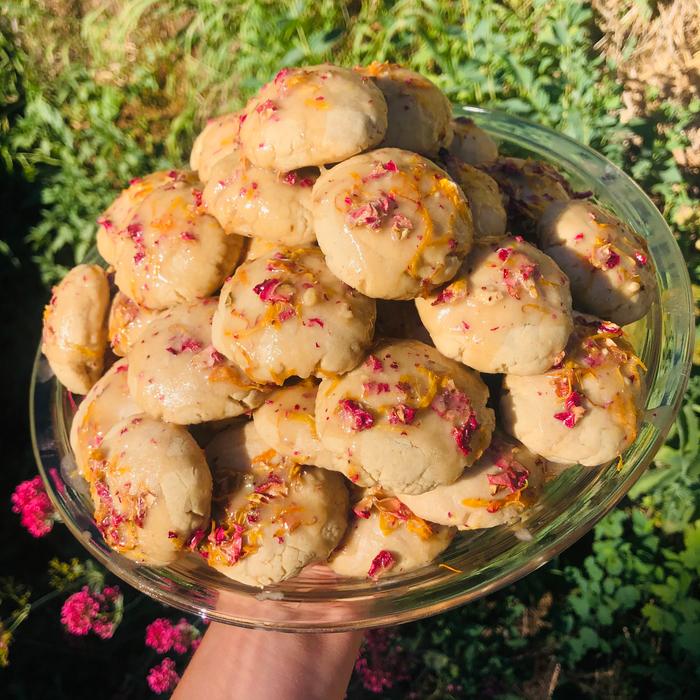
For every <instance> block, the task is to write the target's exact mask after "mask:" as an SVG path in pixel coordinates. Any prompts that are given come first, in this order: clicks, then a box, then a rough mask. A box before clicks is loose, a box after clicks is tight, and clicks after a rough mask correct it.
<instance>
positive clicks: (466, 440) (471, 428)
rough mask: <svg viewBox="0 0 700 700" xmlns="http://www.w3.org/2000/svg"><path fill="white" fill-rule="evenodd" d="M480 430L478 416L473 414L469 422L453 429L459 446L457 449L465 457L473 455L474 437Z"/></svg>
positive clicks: (453, 435) (453, 434)
mask: <svg viewBox="0 0 700 700" xmlns="http://www.w3.org/2000/svg"><path fill="white" fill-rule="evenodd" d="M478 428H479V422H478V421H477V419H476V415H475V414H474V413H472V414H471V416H469V419H468V420H467V421H465V422H464V423H462V425H460V426H457V427H456V428H453V429H452V437H453V438H454V441H455V443H456V444H457V449H459V451H460V452H461V453H462V454H463V455H465V456H466V455H468V454H470V453H471V451H472V449H471V439H472V435H473V434H474V432H475V431H476V430H478Z"/></svg>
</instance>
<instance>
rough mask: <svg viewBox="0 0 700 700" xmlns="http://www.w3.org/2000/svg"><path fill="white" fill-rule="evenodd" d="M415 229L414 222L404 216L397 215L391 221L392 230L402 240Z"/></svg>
mask: <svg viewBox="0 0 700 700" xmlns="http://www.w3.org/2000/svg"><path fill="white" fill-rule="evenodd" d="M412 229H413V222H412V221H411V220H410V219H409V218H408V217H407V216H404V215H403V214H395V215H394V218H393V219H392V220H391V230H392V231H393V232H394V233H396V234H397V235H398V236H399V237H400V238H402V239H403V238H405V237H406V236H407V235H408V234H409V232H410V231H411V230H412Z"/></svg>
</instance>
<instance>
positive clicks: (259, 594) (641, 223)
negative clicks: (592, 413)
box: [30, 107, 693, 632]
mask: <svg viewBox="0 0 700 700" xmlns="http://www.w3.org/2000/svg"><path fill="white" fill-rule="evenodd" d="M456 112H457V113H458V114H463V115H466V116H468V117H471V118H472V119H473V120H474V121H475V122H476V123H477V124H478V125H479V126H481V127H482V128H483V129H485V130H486V131H487V132H488V133H490V134H491V135H492V136H493V137H494V138H495V139H496V140H497V141H498V142H499V143H500V146H501V150H502V151H503V152H505V153H511V154H516V155H531V156H533V157H536V158H543V159H545V160H548V161H550V162H551V163H553V164H554V165H555V166H556V167H557V168H559V169H560V170H561V171H562V172H564V173H565V174H566V175H567V176H568V177H569V178H570V179H571V181H572V184H573V186H574V187H575V188H576V189H578V190H591V191H592V192H593V194H594V196H595V197H596V198H597V200H598V201H599V202H601V203H602V204H603V205H605V206H607V207H609V208H610V209H612V210H613V211H614V212H615V213H616V214H617V215H618V216H619V217H620V218H621V219H622V220H623V221H626V222H627V223H629V224H630V225H631V226H632V228H633V229H634V230H636V231H637V232H638V233H640V234H641V235H642V236H644V237H645V238H646V239H647V241H648V244H649V251H650V253H651V257H652V258H653V260H654V263H655V265H656V270H657V281H658V296H657V299H656V302H655V303H654V304H653V306H652V309H651V311H650V312H649V314H648V315H647V316H646V317H645V318H644V319H642V320H641V321H638V322H637V323H635V324H633V326H631V327H630V328H629V330H630V335H631V338H632V340H633V343H634V344H635V347H636V349H637V351H638V353H639V354H640V356H641V358H642V360H643V361H644V363H645V364H646V366H647V368H648V375H647V382H648V386H649V394H648V398H647V403H646V409H647V410H646V414H645V417H644V423H643V426H642V428H641V430H640V432H639V435H638V437H637V439H636V441H635V442H634V444H633V445H632V446H631V447H630V448H629V449H628V450H627V451H626V452H625V454H624V455H623V456H622V461H621V462H620V461H619V460H616V461H613V462H611V463H610V464H605V465H603V466H600V467H596V468H584V467H581V466H575V467H572V468H570V469H568V470H566V471H564V472H563V473H561V474H560V475H559V476H558V477H557V478H556V479H554V480H552V481H551V482H549V484H548V485H547V486H546V488H545V491H544V494H543V496H542V498H541V499H540V500H539V502H538V503H537V504H536V505H535V506H534V507H532V508H531V509H529V510H528V511H526V512H525V514H524V516H523V518H522V520H521V521H520V522H518V523H517V524H515V525H512V526H501V527H496V528H492V529H488V530H478V531H473V532H468V533H460V534H459V535H458V536H457V537H456V538H455V540H454V541H453V543H452V544H451V546H450V547H449V549H447V550H446V551H445V552H444V553H443V554H442V556H440V557H439V558H438V559H437V560H436V561H435V562H434V563H432V564H430V565H428V566H425V567H423V568H421V569H419V570H417V571H413V572H411V573H407V574H402V575H397V576H393V577H392V576H387V577H386V578H382V579H380V580H379V581H377V582H372V581H369V580H359V579H341V578H338V577H336V576H335V575H334V574H332V573H331V572H330V571H329V570H328V569H327V568H326V567H323V566H319V565H316V566H312V567H309V568H307V569H305V570H304V572H302V575H300V576H299V577H297V578H295V579H293V580H290V581H286V582H284V583H282V584H279V585H276V586H272V587H270V588H267V589H264V590H259V589H255V588H250V587H248V586H245V585H242V584H239V583H236V582H234V581H231V580H230V579H227V578H225V577H224V576H223V575H221V574H219V573H218V572H216V571H214V570H213V569H211V568H209V567H207V566H206V564H205V563H204V560H202V559H201V558H200V557H199V556H197V555H195V554H186V555H184V556H182V557H181V558H180V559H179V560H178V561H177V562H175V563H173V564H172V565H170V566H167V567H151V566H143V565H139V564H136V563H134V562H132V561H130V560H128V559H125V558H124V557H122V556H120V555H119V554H117V553H116V552H114V551H112V550H111V549H110V548H109V547H108V546H107V545H106V544H105V542H104V541H103V539H102V537H101V535H100V533H99V531H98V529H97V527H96V525H95V523H94V521H93V519H92V515H91V503H90V499H89V497H88V495H87V488H86V484H85V483H84V482H83V481H82V480H81V478H80V477H79V476H78V475H77V473H76V468H75V463H74V461H73V457H72V454H71V450H70V446H69V443H68V434H69V430H70V422H71V419H72V416H73V413H74V411H75V406H74V404H73V402H72V397H70V396H69V395H68V393H67V392H66V391H65V390H64V389H63V388H62V387H60V386H59V385H58V383H57V381H56V380H55V378H53V377H52V376H51V372H50V370H49V369H48V365H47V364H46V360H45V359H44V358H43V357H42V356H41V354H40V353H37V357H36V362H35V366H34V372H33V376H32V383H31V409H30V410H31V429H32V439H33V443H34V451H35V455H36V460H37V464H38V466H39V471H40V473H41V475H42V477H43V479H44V482H45V484H46V487H47V490H48V493H49V495H50V497H51V500H52V501H53V503H54V505H55V507H56V508H57V509H58V512H59V513H60V515H61V517H62V518H63V521H64V523H65V524H66V526H67V527H68V529H69V530H70V531H71V532H72V533H73V535H74V536H75V537H76V538H77V539H78V540H79V541H80V542H81V544H82V545H83V546H84V547H85V548H86V549H87V550H88V551H89V552H90V554H91V555H92V556H93V557H95V558H96V559H97V560H99V561H100V562H102V564H104V565H105V566H106V567H107V568H108V569H109V570H111V571H112V572H113V573H114V574H116V575H117V576H118V577H119V578H121V579H123V580H124V581H126V582H127V583H129V584H131V585H132V586H134V587H135V588H137V589H138V590H140V591H142V592H143V593H145V594H147V595H149V596H152V597H153V598H155V599H157V600H159V601H161V602H163V603H167V604H169V605H172V606H174V607H176V608H180V609H182V610H186V611H189V612H193V613H198V614H201V615H204V616H206V617H207V618H209V619H211V620H217V621H219V622H224V623H230V624H236V625H242V626H246V627H256V628H269V629H276V630H287V631H297V632H321V631H340V630H347V629H358V628H364V627H376V626H381V625H389V624H396V623H400V622H406V621H409V620H415V619H417V618H421V617H426V616H429V615H434V614H436V613H441V612H445V611H447V610H449V609H451V608H454V607H456V606H458V605H463V604H465V603H468V602H469V601H472V600H475V599H477V598H479V597H481V596H484V595H487V594H489V593H491V592H493V591H495V590H497V589H499V588H501V587H503V586H505V585H507V584H509V583H511V582H513V581H515V580H516V579H518V578H521V577H522V576H525V575H526V574H528V573H530V572H531V571H534V570H535V569H537V568H538V567H540V566H542V565H543V564H544V563H545V562H547V561H548V560H550V559H551V558H552V557H554V556H555V555H557V554H558V553H559V552H561V551H562V550H564V549H565V548H566V547H569V546H570V545H571V544H573V543H574V542H575V541H576V540H578V539H579V538H580V537H581V536H582V535H584V534H585V533H586V532H587V531H588V530H589V529H590V528H591V527H593V525H594V524H595V523H596V522H597V521H598V520H599V519H600V518H602V517H603V516H604V515H605V514H606V513H607V512H608V511H609V510H610V509H611V508H613V507H614V506H615V505H616V504H617V503H618V502H619V501H620V499H621V498H622V497H623V496H624V495H625V493H626V492H627V491H628V490H629V489H630V487H631V486H632V485H633V484H634V482H635V481H636V480H637V479H638V478H639V476H640V475H641V474H642V472H643V471H644V470H645V469H646V468H647V466H648V465H649V463H650V462H651V460H652V458H653V457H654V454H655V453H656V451H657V450H658V448H659V447H660V446H661V445H662V443H663V441H664V438H665V436H666V434H667V432H668V430H669V428H670V426H671V423H672V422H673V419H674V417H675V415H676V412H677V411H678V408H679V404H680V401H681V398H682V396H683V392H684V391H685V387H686V383H687V380H688V375H689V372H690V357H691V348H692V340H691V339H692V337H693V334H692V312H691V309H692V306H691V294H690V282H689V278H688V273H687V270H686V266H685V261H684V259H683V257H682V255H681V252H680V250H679V249H678V246H677V245H676V243H675V241H674V239H673V236H672V234H671V231H670V230H669V228H668V226H667V225H666V223H665V222H664V220H663V218H662V217H661V215H660V214H659V212H658V211H657V209H656V207H655V206H654V205H653V204H652V202H651V201H650V200H649V199H648V198H647V197H646V195H645V194H644V193H643V192H642V190H641V189H640V188H639V187H638V186H637V185H636V184H635V183H634V182H633V181H632V180H630V179H629V178H628V177H627V176H626V175H624V174H623V173H622V172H621V171H620V170H619V169H618V168H616V167H615V166H614V165H612V164H611V163H610V162H609V161H607V160H606V159H605V158H603V157H602V156H601V155H599V154H598V153H596V152H595V151H593V150H591V149H590V148H588V147H586V146H583V145H581V144H578V143H576V142H575V141H573V140H572V139H570V138H568V137H566V136H564V135H562V134H559V133H556V132H554V131H551V130H550V129H547V128H544V127H541V126H537V125H535V124H531V123H529V122H526V121H523V120H521V119H517V118H515V117H512V116H508V115H505V114H499V113H497V112H488V111H485V110H481V109H475V108H466V107H465V108H457V109H456Z"/></svg>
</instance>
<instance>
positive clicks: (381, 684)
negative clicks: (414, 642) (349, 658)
mask: <svg viewBox="0 0 700 700" xmlns="http://www.w3.org/2000/svg"><path fill="white" fill-rule="evenodd" d="M355 673H356V674H357V676H358V677H359V679H360V681H361V683H362V685H363V686H364V688H365V689H366V690H369V691H370V692H371V693H376V694H377V695H379V694H380V693H383V692H384V691H385V690H388V689H390V688H393V687H394V686H395V685H396V684H397V683H401V682H402V681H406V680H409V679H410V678H411V669H410V665H409V662H408V658H407V655H406V653H405V651H404V650H403V648H402V647H400V646H398V645H397V644H396V634H395V633H394V632H393V631H392V630H389V629H377V630H370V631H369V632H367V634H366V635H365V640H364V643H363V645H362V650H361V652H360V657H359V658H358V659H357V661H356V662H355Z"/></svg>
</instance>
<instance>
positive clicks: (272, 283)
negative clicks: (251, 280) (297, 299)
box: [253, 277, 291, 304]
mask: <svg viewBox="0 0 700 700" xmlns="http://www.w3.org/2000/svg"><path fill="white" fill-rule="evenodd" d="M280 284H282V280H281V279H278V278H277V277H272V278H270V279H266V280H264V281H262V282H260V283H259V284H256V285H255V286H254V287H253V291H254V292H255V293H256V294H257V295H258V296H259V297H260V298H261V299H262V300H263V301H265V302H268V303H270V304H274V303H275V302H278V301H281V302H289V301H290V300H291V296H287V295H285V294H277V293H276V292H275V290H276V289H277V287H279V286H280Z"/></svg>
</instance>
